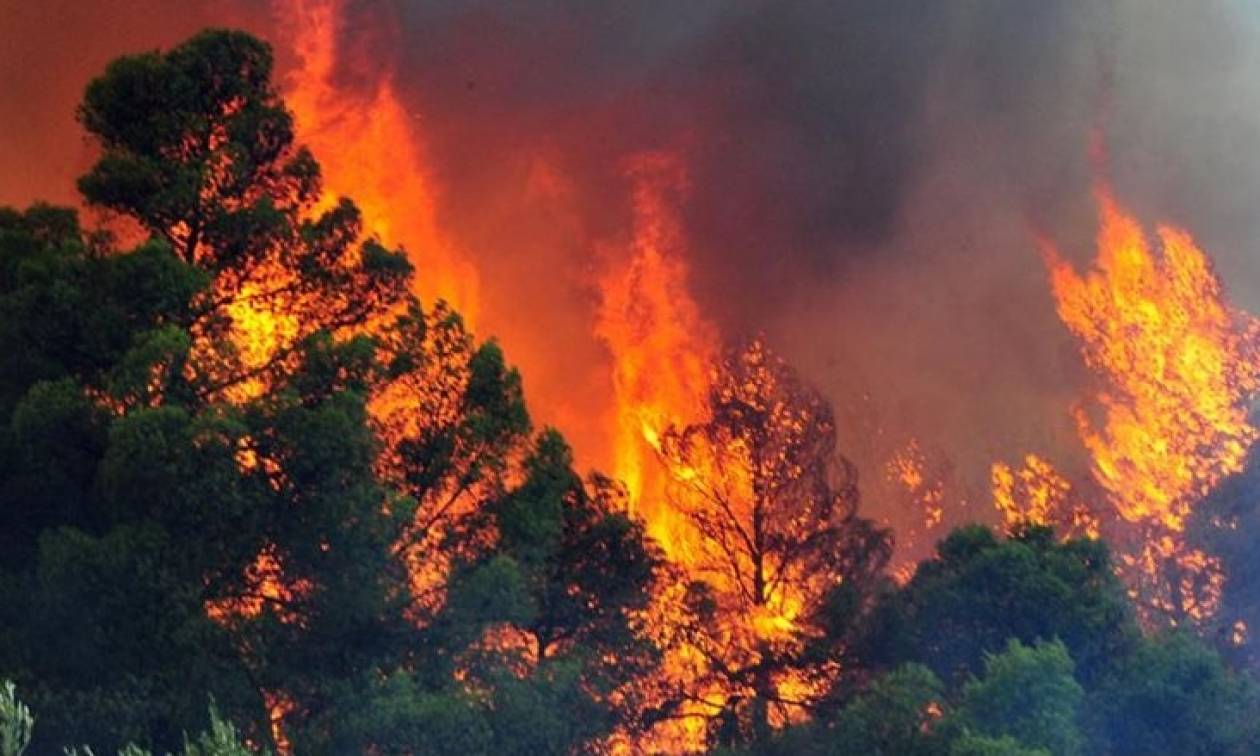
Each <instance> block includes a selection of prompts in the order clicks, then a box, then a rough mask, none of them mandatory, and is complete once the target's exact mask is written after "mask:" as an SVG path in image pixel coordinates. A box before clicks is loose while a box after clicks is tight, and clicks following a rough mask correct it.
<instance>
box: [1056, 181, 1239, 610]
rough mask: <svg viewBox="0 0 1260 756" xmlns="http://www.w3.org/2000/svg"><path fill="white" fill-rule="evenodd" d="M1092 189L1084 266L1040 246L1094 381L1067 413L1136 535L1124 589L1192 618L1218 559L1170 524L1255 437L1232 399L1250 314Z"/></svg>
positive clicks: (1167, 231)
mask: <svg viewBox="0 0 1260 756" xmlns="http://www.w3.org/2000/svg"><path fill="white" fill-rule="evenodd" d="M1095 194H1096V197H1097V202H1098V206H1099V211H1100V215H1101V226H1100V229H1099V232H1098V239H1097V245H1098V257H1097V260H1096V261H1095V264H1094V266H1093V267H1092V269H1091V270H1089V271H1088V272H1086V273H1084V274H1080V273H1078V272H1077V271H1076V270H1075V269H1074V268H1073V267H1072V266H1071V265H1070V264H1069V263H1068V262H1066V261H1065V260H1064V259H1063V258H1062V257H1061V256H1060V255H1059V253H1058V252H1057V251H1056V250H1055V249H1054V247H1053V246H1051V245H1050V244H1048V243H1045V244H1043V249H1044V254H1045V258H1046V264H1047V266H1048V268H1049V273H1050V281H1051V289H1052V292H1053V294H1054V298H1055V303H1056V305H1057V309H1058V313H1059V317H1060V318H1061V319H1062V321H1063V323H1064V324H1065V325H1066V326H1067V327H1068V329H1069V330H1070V331H1071V332H1072V333H1073V334H1074V335H1075V336H1076V337H1077V339H1078V340H1079V342H1080V348H1081V354H1082V356H1083V358H1084V361H1085V364H1086V365H1087V366H1088V367H1089V368H1090V369H1091V370H1092V371H1093V372H1094V373H1095V374H1096V375H1097V376H1098V377H1099V378H1100V379H1101V381H1102V388H1101V390H1100V391H1099V392H1098V395H1097V397H1096V400H1097V401H1096V406H1095V407H1093V408H1092V409H1094V410H1096V412H1095V414H1091V413H1090V411H1087V409H1085V408H1083V407H1081V408H1077V410H1076V411H1075V417H1076V422H1077V427H1078V431H1079V434H1080V437H1081V439H1082V441H1083V442H1084V445H1085V447H1086V449H1087V450H1088V451H1089V452H1090V454H1091V457H1092V470H1093V474H1094V477H1095V478H1096V479H1097V481H1098V482H1099V483H1100V484H1101V485H1102V487H1103V489H1104V490H1105V491H1106V492H1107V494H1108V499H1109V501H1110V504H1111V506H1112V507H1113V509H1114V511H1115V513H1116V514H1117V515H1118V516H1119V517H1120V518H1121V519H1122V520H1123V521H1125V522H1127V523H1130V524H1132V525H1133V526H1135V527H1136V529H1137V530H1138V531H1139V532H1140V533H1141V534H1142V535H1143V537H1142V539H1141V544H1140V546H1138V547H1135V548H1132V549H1130V551H1129V553H1127V554H1124V555H1122V559H1121V563H1122V566H1123V567H1127V568H1129V570H1131V571H1133V572H1134V573H1135V574H1133V575H1131V576H1130V585H1131V587H1132V588H1133V590H1134V591H1135V592H1136V593H1138V594H1140V595H1141V597H1142V599H1143V601H1142V604H1143V605H1144V606H1147V607H1152V608H1155V609H1157V610H1159V611H1166V612H1167V613H1169V615H1170V617H1171V618H1173V621H1176V619H1175V618H1177V617H1182V616H1188V617H1191V618H1198V617H1202V616H1204V615H1206V614H1210V613H1211V611H1212V610H1213V609H1212V607H1213V606H1214V605H1215V603H1216V602H1217V601H1218V600H1219V590H1220V582H1221V578H1220V577H1219V564H1216V562H1215V560H1213V559H1212V558H1210V557H1208V556H1207V555H1205V554H1203V553H1202V552H1197V551H1194V550H1192V549H1190V548H1189V547H1188V546H1186V544H1185V543H1184V537H1183V531H1184V528H1185V524H1186V519H1187V518H1188V517H1189V515H1190V513H1191V511H1192V510H1193V507H1194V505H1195V504H1196V503H1197V502H1198V501H1199V500H1200V499H1201V498H1202V497H1203V496H1204V495H1205V494H1206V493H1207V492H1208V491H1209V490H1211V488H1212V487H1213V486H1214V485H1215V484H1216V483H1217V482H1218V481H1219V480H1221V478H1223V477H1224V476H1226V475H1229V474H1231V473H1234V472H1237V471H1239V470H1241V469H1242V467H1243V464H1244V461H1245V458H1246V454H1247V451H1248V449H1249V448H1250V447H1251V445H1252V443H1253V442H1254V441H1255V440H1256V430H1255V429H1254V428H1253V427H1252V426H1251V425H1250V424H1249V423H1248V421H1247V407H1246V403H1247V398H1248V395H1249V394H1250V393H1251V392H1253V391H1254V390H1255V389H1256V386H1257V375H1258V372H1257V371H1258V368H1257V365H1256V364H1255V360H1254V359H1253V355H1252V351H1253V349H1254V343H1255V334H1256V333H1257V323H1256V321H1255V320H1254V319H1252V318H1251V317H1250V316H1247V315H1245V314H1243V313H1240V312H1238V311H1236V310H1234V309H1232V308H1231V307H1230V306H1229V305H1228V304H1227V302H1226V301H1225V297H1224V293H1223V291H1222V287H1221V284H1220V281H1219V279H1218V278H1217V277H1216V275H1215V273H1214V272H1213V270H1212V265H1211V262H1210V260H1209V258H1208V257H1207V255H1206V254H1205V253H1204V252H1203V251H1202V250H1201V249H1199V247H1198V246H1197V245H1196V244H1195V242H1194V240H1193V238H1191V236H1190V234H1188V233H1187V232H1186V231H1184V230H1181V229H1179V228H1176V227H1174V226H1171V225H1160V226H1158V227H1157V229H1156V236H1157V238H1158V240H1159V251H1158V253H1157V252H1156V251H1155V250H1153V249H1152V247H1151V244H1150V241H1149V240H1148V238H1147V236H1146V235H1145V234H1144V233H1143V231H1142V228H1141V226H1140V225H1139V223H1138V222H1137V221H1136V220H1135V219H1134V218H1133V216H1132V215H1130V214H1129V213H1127V212H1126V211H1125V210H1124V209H1123V208H1122V207H1120V205H1119V204H1118V203H1117V202H1116V200H1115V198H1114V197H1113V196H1112V194H1111V192H1110V190H1109V189H1108V188H1107V187H1105V186H1100V187H1099V188H1098V189H1097V190H1096V192H1095ZM1213 596H1215V598H1213Z"/></svg>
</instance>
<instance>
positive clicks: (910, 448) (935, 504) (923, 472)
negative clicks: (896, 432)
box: [884, 438, 945, 530]
mask: <svg viewBox="0 0 1260 756" xmlns="http://www.w3.org/2000/svg"><path fill="white" fill-rule="evenodd" d="M927 468H928V460H927V455H926V454H925V453H924V451H923V448H922V447H921V446H919V441H918V439H914V438H912V439H910V441H909V443H907V444H906V445H905V446H904V447H903V448H901V449H898V450H897V451H895V452H894V453H893V455H892V457H891V458H889V460H888V461H887V462H886V463H885V464H884V477H885V478H886V479H887V480H888V482H890V483H896V484H899V485H900V486H901V488H902V489H904V490H905V492H906V493H907V494H908V495H909V496H910V499H911V501H912V502H913V503H914V505H915V506H916V507H918V508H919V509H920V510H921V511H922V513H923V529H924V530H931V529H933V528H935V527H937V526H939V525H940V524H941V522H942V521H943V520H944V519H945V483H944V481H943V480H941V479H940V478H933V479H931V480H929V479H928V469H927Z"/></svg>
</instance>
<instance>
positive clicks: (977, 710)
mask: <svg viewBox="0 0 1260 756" xmlns="http://www.w3.org/2000/svg"><path fill="white" fill-rule="evenodd" d="M984 667H985V671H984V677H983V678H982V679H979V680H971V681H969V682H968V683H967V684H966V685H964V686H963V689H962V703H961V705H960V706H959V707H958V710H957V711H956V712H955V713H954V714H953V716H952V719H953V720H954V721H953V722H952V725H953V726H955V727H961V728H962V729H963V731H964V733H966V734H965V735H964V738H966V737H971V736H973V734H978V735H980V736H982V737H988V738H994V739H1001V738H1010V739H1011V740H1014V741H1016V742H1017V743H1018V744H1019V745H1020V746H1021V747H1031V748H1034V749H1037V748H1040V749H1044V750H1045V751H1046V752H1048V753H1052V754H1054V755H1055V756H1072V755H1073V754H1078V753H1081V752H1082V745H1083V740H1082V737H1081V732H1080V727H1079V725H1078V724H1077V717H1078V715H1079V713H1080V707H1081V703H1082V701H1083V699H1084V696H1085V691H1084V689H1082V688H1081V686H1080V684H1079V683H1077V682H1076V680H1075V678H1073V676H1072V673H1073V670H1074V664H1073V663H1072V657H1071V656H1069V655H1068V651H1067V648H1066V647H1065V646H1064V645H1063V644H1062V643H1060V642H1058V641H1054V642H1050V643H1038V644H1035V645H1033V646H1025V645H1023V644H1022V643H1020V642H1019V641H1018V640H1015V639H1011V640H1010V642H1009V643H1008V644H1007V646H1006V650H1005V651H1003V652H1002V653H1000V654H988V655H986V656H985V660H984ZM976 747H977V745H976V744H971V745H968V746H965V747H964V746H956V748H955V750H958V749H959V748H961V749H962V750H964V751H966V750H968V749H972V750H974V749H975V748H976Z"/></svg>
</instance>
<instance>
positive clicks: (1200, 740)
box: [1086, 632, 1260, 756]
mask: <svg viewBox="0 0 1260 756" xmlns="http://www.w3.org/2000/svg"><path fill="white" fill-rule="evenodd" d="M1086 710H1087V711H1088V712H1089V713H1090V715H1089V717H1088V728H1089V730H1090V733H1091V736H1092V739H1093V752H1096V753H1103V754H1109V755H1112V756H1122V755H1128V754H1133V755H1134V756H1136V755H1137V754H1145V755H1149V756H1157V755H1158V754H1169V756H1171V755H1172V754H1179V755H1181V754H1185V755H1186V756H1193V755H1195V754H1202V756H1207V754H1219V755H1221V756H1230V755H1232V754H1249V753H1256V752H1257V750H1260V724H1258V723H1257V721H1256V717H1255V712H1256V711H1260V691H1257V688H1256V685H1255V683H1254V681H1252V680H1251V679H1249V678H1246V677H1243V676H1239V675H1236V674H1234V673H1232V672H1230V671H1229V670H1228V669H1227V668H1226V667H1225V665H1224V664H1223V663H1222V662H1221V659H1220V657H1219V656H1217V655H1216V654H1215V653H1213V652H1212V651H1211V650H1210V649H1208V648H1207V647H1206V646H1204V645H1203V644H1202V643H1201V642H1199V641H1198V640H1196V639H1195V638H1193V637H1191V636H1189V635H1185V634H1183V633H1176V632H1174V633H1171V634H1167V635H1163V636H1157V637H1154V638H1150V639H1145V640H1143V641H1142V643H1141V645H1140V646H1138V648H1137V649H1135V650H1134V652H1133V653H1132V654H1130V655H1128V656H1126V657H1125V658H1124V659H1122V660H1119V661H1118V662H1117V663H1116V664H1115V666H1114V667H1113V669H1112V670H1110V671H1109V673H1108V674H1107V675H1106V677H1105V678H1104V679H1103V680H1102V681H1101V684H1100V685H1099V686H1098V687H1097V689H1096V690H1094V691H1092V692H1091V694H1090V696H1089V700H1088V705H1087V707H1086Z"/></svg>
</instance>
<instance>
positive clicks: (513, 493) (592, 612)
mask: <svg viewBox="0 0 1260 756" xmlns="http://www.w3.org/2000/svg"><path fill="white" fill-rule="evenodd" d="M521 472H522V473H523V476H524V477H523V480H521V482H520V483H519V484H518V485H516V486H514V487H513V488H512V489H510V490H509V491H507V492H505V493H504V494H502V495H501V496H500V497H498V498H497V499H495V500H493V501H491V502H488V503H487V504H486V505H485V506H484V507H482V509H481V511H480V514H481V516H483V517H485V518H486V519H487V520H488V523H487V525H486V529H489V530H491V531H493V532H494V533H496V534H497V541H496V543H495V545H494V548H493V549H483V550H482V552H481V553H480V554H479V555H478V556H476V557H475V558H473V559H471V560H468V561H466V562H465V563H463V564H461V565H460V566H459V567H458V569H457V570H456V572H455V574H454V575H453V577H452V580H451V584H450V586H449V588H448V593H449V602H448V609H447V611H446V612H445V613H444V614H443V616H442V618H441V621H442V622H443V623H444V624H445V625H446V627H447V628H449V629H448V637H447V638H446V639H444V641H445V643H446V644H448V645H450V646H452V647H453V648H454V649H455V651H457V652H461V653H457V655H456V657H455V658H456V660H457V662H458V663H459V664H461V665H463V668H464V674H465V675H466V677H467V679H469V680H473V681H476V682H474V685H480V686H484V687H485V688H487V689H490V690H493V691H495V700H496V701H497V704H496V706H495V707H494V709H495V711H494V713H493V714H492V715H489V721H490V724H491V726H492V728H493V729H494V730H495V732H496V733H499V734H500V739H501V740H503V741H504V742H506V741H509V740H510V741H513V742H514V743H516V744H517V745H513V746H512V749H513V750H516V749H518V748H520V749H521V752H525V751H526V750H528V749H524V748H521V747H520V745H519V744H521V743H524V742H528V741H529V740H530V739H531V738H535V737H538V736H539V734H540V732H541V731H540V730H539V724H538V715H540V714H541V713H542V711H543V710H544V709H545V707H544V706H543V703H544V702H546V701H550V700H552V699H555V698H557V697H559V698H563V699H564V700H565V701H566V703H565V707H566V709H567V710H569V711H570V712H576V711H581V712H583V713H582V715H581V716H566V718H565V726H564V727H554V728H553V731H554V732H555V733H568V734H567V735H563V736H562V735H560V734H556V735H553V736H552V737H551V738H550V739H549V740H548V741H547V742H543V743H539V747H541V748H543V749H544V750H548V751H554V750H557V749H561V750H570V749H573V748H576V747H578V746H580V745H581V744H582V743H584V742H586V741H589V740H592V739H593V738H595V737H596V736H606V735H608V734H609V733H610V732H611V731H612V730H613V729H614V727H616V726H617V725H622V726H631V725H632V724H633V722H632V718H633V716H634V713H635V708H636V707H635V706H634V694H633V691H632V690H631V689H630V687H631V684H632V683H633V682H634V681H636V680H637V679H639V678H640V677H641V676H643V675H645V674H646V673H647V672H649V671H650V670H651V669H652V668H653V666H654V665H655V663H656V662H657V658H656V653H655V648H654V647H653V646H652V645H651V643H649V642H648V640H647V639H646V638H645V637H644V635H643V633H642V632H641V631H640V628H639V626H638V625H639V623H640V620H639V617H640V615H641V613H642V612H644V611H645V610H646V609H647V606H648V602H649V599H650V591H651V590H652V588H653V585H654V581H655V579H656V576H657V569H658V567H659V563H660V557H659V555H658V554H657V553H656V552H655V550H654V549H653V548H652V547H651V546H650V544H649V543H648V541H647V538H646V536H645V534H644V532H643V527H642V525H641V524H640V523H638V522H635V521H633V520H631V519H630V518H629V516H628V515H627V513H626V512H627V508H626V502H625V495H624V491H622V489H621V488H620V487H619V486H617V485H616V484H614V483H613V482H612V481H609V480H607V479H604V478H602V477H599V476H594V477H592V479H591V480H589V481H583V480H582V479H581V478H580V477H579V476H578V475H577V474H576V473H575V472H574V471H573V458H572V453H571V451H570V450H569V447H568V446H567V444H565V442H564V440H563V438H561V436H560V435H559V434H558V433H556V432H555V431H550V430H548V431H545V432H543V433H541V434H540V435H539V436H538V438H537V439H536V440H535V442H534V444H533V446H532V448H531V450H530V453H529V456H528V457H527V458H526V459H525V460H524V462H523V464H522V465H521ZM504 670H515V671H516V672H515V674H512V675H504V674H503V671H504ZM531 702H533V703H531ZM557 703H558V701H557ZM522 705H524V706H527V707H529V708H533V707H534V706H538V707H539V712H538V715H531V716H529V717H525V716H523V715H522V716H520V717H519V720H518V722H517V723H516V724H512V722H511V721H510V720H511V719H512V718H513V717H515V716H516V715H514V714H513V713H512V712H515V711H517V709H516V708H514V707H516V706H522ZM531 722H533V724H530V723H531ZM518 726H519V727H521V728H524V729H523V730H521V731H519V732H516V731H515V729H514V728H516V727H518ZM505 730H506V731H507V732H509V733H510V732H516V734H515V735H512V736H510V737H504V736H503V732H504V731H505ZM530 730H532V732H527V731H530ZM561 741H565V742H561ZM562 746H563V747H562Z"/></svg>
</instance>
